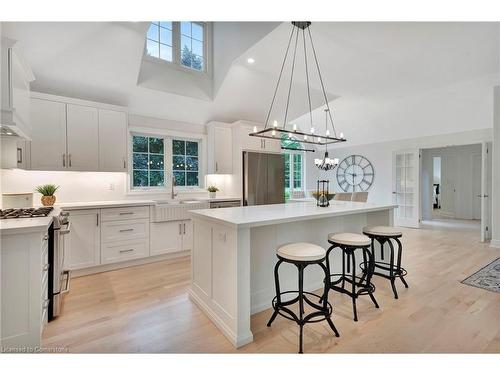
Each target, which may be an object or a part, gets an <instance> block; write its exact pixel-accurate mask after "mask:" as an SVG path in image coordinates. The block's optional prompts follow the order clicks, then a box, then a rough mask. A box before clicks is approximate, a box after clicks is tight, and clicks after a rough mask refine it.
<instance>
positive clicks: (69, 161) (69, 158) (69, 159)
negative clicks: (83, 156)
mask: <svg viewBox="0 0 500 375" xmlns="http://www.w3.org/2000/svg"><path fill="white" fill-rule="evenodd" d="M68 164H69V166H70V167H71V154H68Z"/></svg>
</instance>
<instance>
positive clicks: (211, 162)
mask: <svg viewBox="0 0 500 375" xmlns="http://www.w3.org/2000/svg"><path fill="white" fill-rule="evenodd" d="M232 134H233V133H232V129H231V125H229V124H224V123H218V122H211V123H209V124H208V173H209V174H232V173H233V147H232V144H233V135H232Z"/></svg>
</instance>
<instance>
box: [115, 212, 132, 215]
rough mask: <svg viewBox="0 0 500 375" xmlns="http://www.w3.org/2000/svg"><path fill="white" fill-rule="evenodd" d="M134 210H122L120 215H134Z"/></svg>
mask: <svg viewBox="0 0 500 375" xmlns="http://www.w3.org/2000/svg"><path fill="white" fill-rule="evenodd" d="M133 214H134V213H133V212H120V213H119V214H118V215H133Z"/></svg>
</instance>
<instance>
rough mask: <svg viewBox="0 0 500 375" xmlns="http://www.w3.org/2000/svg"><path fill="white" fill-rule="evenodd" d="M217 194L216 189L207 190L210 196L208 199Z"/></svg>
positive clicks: (213, 197)
mask: <svg viewBox="0 0 500 375" xmlns="http://www.w3.org/2000/svg"><path fill="white" fill-rule="evenodd" d="M216 194H217V192H216V191H209V192H208V196H209V197H210V199H215V195H216Z"/></svg>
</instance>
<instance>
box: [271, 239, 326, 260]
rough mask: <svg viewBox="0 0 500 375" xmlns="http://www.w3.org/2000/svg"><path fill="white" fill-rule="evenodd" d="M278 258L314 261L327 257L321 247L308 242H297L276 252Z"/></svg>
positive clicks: (281, 247)
mask: <svg viewBox="0 0 500 375" xmlns="http://www.w3.org/2000/svg"><path fill="white" fill-rule="evenodd" d="M276 253H277V254H278V256H280V257H282V258H285V259H289V260H295V261H299V262H300V261H305V262H307V261H313V260H319V259H322V258H324V257H325V256H326V250H325V249H323V248H322V247H321V246H318V245H314V244H312V243H307V242H295V243H289V244H286V245H283V246H280V247H279V248H278V250H276Z"/></svg>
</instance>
